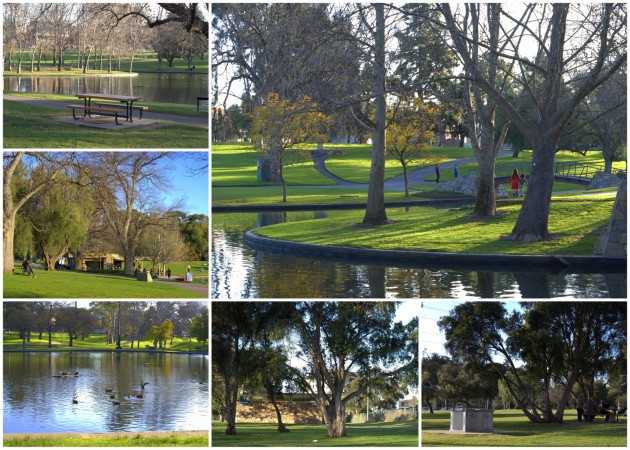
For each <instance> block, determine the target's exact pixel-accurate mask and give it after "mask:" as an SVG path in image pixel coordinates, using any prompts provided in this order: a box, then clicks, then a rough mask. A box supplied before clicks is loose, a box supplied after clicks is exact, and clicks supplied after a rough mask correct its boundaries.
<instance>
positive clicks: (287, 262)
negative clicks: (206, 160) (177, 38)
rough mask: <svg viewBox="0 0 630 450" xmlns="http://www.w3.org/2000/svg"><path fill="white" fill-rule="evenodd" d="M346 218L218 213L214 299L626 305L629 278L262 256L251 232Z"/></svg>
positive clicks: (331, 213)
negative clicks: (616, 301)
mask: <svg viewBox="0 0 630 450" xmlns="http://www.w3.org/2000/svg"><path fill="white" fill-rule="evenodd" d="M338 214H344V212H343V211H328V212H322V211H302V212H273V213H232V214H221V213H214V214H213V216H212V227H213V228H212V298H217V299H238V298H506V299H514V298H561V297H567V298H625V297H626V279H627V276H626V274H625V273H621V274H598V273H562V274H551V273H510V272H494V271H487V270H462V269H458V270H452V269H442V268H417V267H406V266H404V265H402V264H398V265H392V264H391V263H389V264H371V263H370V264H357V263H354V262H351V261H339V260H332V259H329V258H323V257H317V258H314V257H302V256H295V255H289V254H279V253H270V252H265V251H256V250H253V249H251V248H250V247H249V246H247V245H246V244H245V242H244V233H245V232H246V231H248V230H250V229H252V228H255V227H259V226H266V225H271V224H276V223H282V222H285V221H287V220H289V221H298V220H307V219H311V220H312V219H319V218H323V217H331V216H332V217H336V215H338Z"/></svg>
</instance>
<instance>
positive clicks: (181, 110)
mask: <svg viewBox="0 0 630 450" xmlns="http://www.w3.org/2000/svg"><path fill="white" fill-rule="evenodd" d="M4 93H5V94H8V95H11V96H14V97H26V98H34V99H37V100H50V101H57V102H61V103H62V105H63V107H64V108H65V105H66V104H70V103H75V102H77V101H79V102H83V100H78V99H77V97H76V95H65V94H33V93H31V92H9V91H4ZM140 104H141V105H142V106H148V107H149V111H150V112H154V113H162V114H175V115H178V116H189V117H204V115H207V114H208V112H207V111H200V112H197V107H196V104H195V103H186V104H184V103H162V102H145V101H141V102H140ZM68 111H70V110H68ZM70 114H72V112H71V111H70Z"/></svg>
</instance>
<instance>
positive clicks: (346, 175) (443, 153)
mask: <svg viewBox="0 0 630 450" xmlns="http://www.w3.org/2000/svg"><path fill="white" fill-rule="evenodd" d="M324 148H325V149H326V150H332V151H333V152H336V153H339V154H335V155H333V156H332V157H330V158H329V159H327V160H326V168H327V169H328V170H329V171H330V172H332V173H333V174H335V175H336V176H338V177H339V178H341V179H343V180H346V181H350V182H352V183H369V181H370V166H371V164H372V146H371V145H367V144H350V145H344V144H325V145H324ZM473 156H475V155H474V152H473V150H472V149H470V148H461V147H428V149H427V153H426V155H425V156H424V157H423V158H421V159H420V160H418V161H416V162H415V163H413V164H410V165H409V169H408V170H410V171H411V170H416V169H419V168H422V167H425V166H428V165H431V164H436V163H445V162H448V161H452V160H453V159H458V158H472V157H473ZM402 173H403V169H402V166H401V165H400V163H399V162H398V161H395V160H392V159H388V160H387V161H386V164H385V180H389V179H391V178H394V177H396V176H398V175H402Z"/></svg>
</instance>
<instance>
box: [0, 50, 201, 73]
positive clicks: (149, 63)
mask: <svg viewBox="0 0 630 450" xmlns="http://www.w3.org/2000/svg"><path fill="white" fill-rule="evenodd" d="M24 55H25V56H24V59H23V60H22V74H21V75H30V74H31V72H30V69H31V61H30V60H31V55H30V52H28V51H27V52H24ZM16 56H17V55H15V54H14V55H13V59H12V61H13V64H14V65H15V64H17V57H16ZM94 59H95V57H94V55H92V57H91V58H90V66H89V67H90V70H89V72H88V73H95V72H101V71H99V70H92V69H91V68H92V67H94V66H93V62H94ZM99 61H100V60H99V58H98V55H96V67H97V68H98V67H100V64H99ZM130 62H131V58H129V57H123V58H121V62H120V63H121V64H120V72H117V73H126V74H128V73H129V64H130ZM190 65H191V66H195V73H208V58H202V59H193V60H192V62H191V64H190ZM70 66H74V67H76V66H77V52H76V51H74V50H67V51H65V52H64V65H63V67H62V69H63V70H62V72H61V73H62V74H65V73H69V72H70V70H71V69H70ZM108 67H109V64H108V60H107V56H106V55H103V69H105V70H104V71H103V72H105V73H106V72H107V69H108ZM113 67H114V64H113V60H112V68H113ZM187 67H188V63H187V61H186V60H184V59H180V58H177V59H175V60H174V61H173V67H168V61H166V60H163V61H162V67H161V71H162V72H184V71H186V69H187ZM49 71H50V72H53V74H54V75H59V73H58V72H57V70H56V66H55V67H54V68H53V66H52V59H51V58H48V59H46V60H44V59H42V72H41V73H40V72H37V55H36V56H35V71H34V72H33V75H41V74H45V73H47V72H49ZM72 71H77V72H79V73H82V72H83V69H72ZM157 71H158V59H157V55H156V53H154V52H140V53H138V54H137V55H136V56H135V57H134V60H133V72H157ZM4 74H5V75H15V74H16V71H15V70H12V71H11V72H8V71H4Z"/></svg>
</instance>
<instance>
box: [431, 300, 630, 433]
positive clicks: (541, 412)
mask: <svg viewBox="0 0 630 450" xmlns="http://www.w3.org/2000/svg"><path fill="white" fill-rule="evenodd" d="M523 309H524V311H523V312H513V313H511V314H508V312H507V310H506V309H505V306H504V304H502V303H494V302H492V303H488V302H474V303H473V302H467V303H463V304H460V305H458V306H456V307H455V308H454V309H453V310H452V311H451V312H450V313H449V315H447V316H445V317H442V318H441V319H440V321H439V322H438V325H439V326H440V328H441V329H442V330H443V331H444V333H445V336H446V348H447V350H448V352H449V353H450V354H451V355H452V357H453V360H454V361H456V362H459V363H462V364H465V365H466V366H472V367H475V366H482V365H483V366H491V367H493V368H494V371H495V372H496V374H497V376H498V377H500V379H501V380H502V381H503V385H502V389H507V390H508V391H509V393H510V396H511V397H512V398H513V399H514V400H515V401H516V404H517V406H518V407H519V408H520V409H521V410H522V411H523V413H524V414H525V415H526V416H527V418H528V419H529V420H530V421H532V422H547V423H548V422H562V421H563V419H564V410H565V408H566V407H567V404H568V401H569V397H570V395H571V391H572V389H573V386H574V385H575V384H576V383H577V382H578V380H579V378H580V376H581V374H582V373H584V372H585V371H587V370H588V368H589V367H591V366H596V367H601V365H602V364H603V361H614V360H615V359H617V358H619V357H620V354H621V352H622V351H623V344H622V341H623V340H624V336H625V328H622V327H624V326H625V324H626V321H627V312H626V308H625V305H623V304H620V303H616V302H605V303H588V302H587V303H584V302H553V303H549V302H536V303H524V304H523ZM518 360H520V361H523V362H524V365H522V366H520V367H518V366H517V361H518ZM532 380H535V383H537V384H540V386H539V391H538V390H537V391H532V389H530V386H531V385H532ZM554 386H562V387H563V392H562V395H560V396H559V401H558V404H557V409H556V411H555V412H554V411H553V409H552V403H553V402H552V399H551V392H552V391H553V389H552V388H554ZM538 392H540V395H542V402H540V401H539V399H538V398H537V397H538V395H537V394H538Z"/></svg>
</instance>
